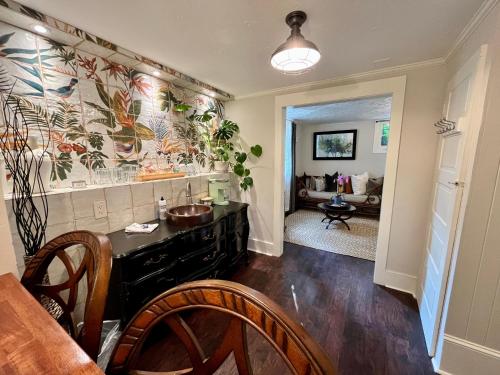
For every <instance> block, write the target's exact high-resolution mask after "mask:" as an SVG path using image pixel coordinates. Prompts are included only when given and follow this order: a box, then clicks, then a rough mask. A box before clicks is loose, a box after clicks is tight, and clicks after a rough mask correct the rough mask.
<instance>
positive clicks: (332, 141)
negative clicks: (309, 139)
mask: <svg viewBox="0 0 500 375" xmlns="http://www.w3.org/2000/svg"><path fill="white" fill-rule="evenodd" d="M357 132H358V131H357V130H355V129H353V130H338V131H328V132H316V133H314V139H313V142H314V143H313V160H354V159H356V135H357Z"/></svg>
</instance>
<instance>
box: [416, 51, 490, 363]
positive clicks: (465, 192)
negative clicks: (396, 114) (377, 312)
mask: <svg viewBox="0 0 500 375" xmlns="http://www.w3.org/2000/svg"><path fill="white" fill-rule="evenodd" d="M487 54H488V45H486V44H484V45H482V46H481V47H480V48H479V49H478V50H477V51H476V52H475V53H474V54H473V55H472V56H471V57H470V58H469V59H468V60H467V61H466V62H465V63H464V64H463V65H462V66H461V67H460V68H459V69H458V70H457V71H456V72H455V74H454V75H453V76H451V77H450V79H449V81H448V86H447V92H448V91H449V87H450V85H451V84H452V82H454V81H457V80H460V79H463V76H464V73H465V72H466V71H468V70H470V69H474V70H475V72H476V73H475V74H476V76H475V78H474V81H473V83H472V84H473V87H472V89H471V102H470V114H469V116H470V120H469V124H468V129H467V131H466V133H465V134H464V137H465V138H464V156H463V162H462V165H461V166H460V172H459V176H458V178H457V180H458V181H460V182H461V183H462V184H461V185H462V187H459V189H461V190H462V191H461V194H460V197H459V198H458V202H456V204H457V206H458V207H457V212H456V217H455V218H454V219H453V221H454V223H455V224H454V226H455V231H454V234H453V237H452V238H450V241H451V242H452V244H451V245H450V246H448V249H449V250H448V252H447V254H446V257H445V264H444V271H443V272H444V273H443V275H444V277H445V278H446V281H445V282H444V283H443V287H442V289H441V291H440V296H439V300H438V310H437V314H436V319H437V320H439V322H438V327H439V328H438V329H437V332H436V333H435V334H434V336H433V338H432V342H431V347H430V348H427V351H428V353H429V355H430V356H431V357H433V356H435V357H434V358H433V359H432V361H433V365H434V368H435V369H438V368H439V357H440V346H441V344H442V341H443V337H444V328H445V322H446V315H447V311H448V305H449V300H450V297H451V289H452V284H453V275H454V272H455V265H456V260H457V257H458V250H459V246H460V238H461V235H462V228H463V224H464V218H465V210H466V208H467V201H468V197H469V192H470V187H471V182H472V172H473V167H474V160H475V156H476V150H477V145H478V141H479V135H480V131H481V126H482V123H483V112H484V105H485V98H486V89H487V84H488V77H489V66H488V64H487ZM447 101H448V98H445V102H444V104H443V114H445V113H446V110H447V109H446V108H445V106H446V103H447ZM438 163H439V160H438V159H436V166H435V167H434V170H435V172H436V171H437V164H438ZM435 179H436V176H434V180H435ZM431 219H432V206H431V207H430V212H429V219H428V220H431ZM427 236H429V233H427ZM425 246H426V247H427V241H426V243H425ZM423 255H424V258H423V259H422V263H421V269H420V273H419V283H418V286H417V301H418V305H419V310H420V309H421V308H422V298H423V284H422V283H423V282H424V275H425V266H426V263H427V249H426V248H424V250H423ZM436 358H437V361H436Z"/></svg>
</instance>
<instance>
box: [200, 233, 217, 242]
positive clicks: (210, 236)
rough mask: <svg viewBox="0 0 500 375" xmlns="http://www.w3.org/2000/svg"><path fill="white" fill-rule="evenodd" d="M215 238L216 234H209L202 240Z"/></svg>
mask: <svg viewBox="0 0 500 375" xmlns="http://www.w3.org/2000/svg"><path fill="white" fill-rule="evenodd" d="M213 239H215V234H210V235H208V234H207V235H206V236H203V237H201V240H202V241H212V240H213Z"/></svg>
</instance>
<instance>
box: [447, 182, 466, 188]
mask: <svg viewBox="0 0 500 375" xmlns="http://www.w3.org/2000/svg"><path fill="white" fill-rule="evenodd" d="M448 183H449V184H450V185H455V186H457V187H463V186H464V183H463V182H462V181H448Z"/></svg>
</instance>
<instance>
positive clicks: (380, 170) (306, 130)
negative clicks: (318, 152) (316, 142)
mask: <svg viewBox="0 0 500 375" xmlns="http://www.w3.org/2000/svg"><path fill="white" fill-rule="evenodd" d="M351 129H356V130H357V131H358V133H357V140H356V159H355V160H313V133H314V132H321V131H330V130H332V131H333V130H351ZM374 133H375V121H355V122H344V123H334V124H304V123H300V122H298V123H297V145H296V152H295V155H296V172H295V174H296V175H297V176H301V175H302V174H304V172H305V173H306V174H308V175H312V176H323V175H324V174H325V173H328V174H334V173H335V172H337V171H338V172H339V173H342V174H343V175H344V176H351V175H353V174H360V173H363V172H365V171H367V172H369V174H370V177H379V176H383V175H384V170H385V159H386V155H387V154H376V153H373V135H374Z"/></svg>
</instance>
